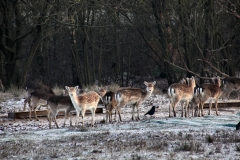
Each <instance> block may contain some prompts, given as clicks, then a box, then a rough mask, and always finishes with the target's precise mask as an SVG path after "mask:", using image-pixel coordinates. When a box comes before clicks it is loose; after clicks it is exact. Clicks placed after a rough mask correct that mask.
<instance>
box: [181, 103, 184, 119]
mask: <svg viewBox="0 0 240 160" xmlns="http://www.w3.org/2000/svg"><path fill="white" fill-rule="evenodd" d="M181 107H182V115H181V116H182V117H183V112H184V102H183V101H182V102H181Z"/></svg>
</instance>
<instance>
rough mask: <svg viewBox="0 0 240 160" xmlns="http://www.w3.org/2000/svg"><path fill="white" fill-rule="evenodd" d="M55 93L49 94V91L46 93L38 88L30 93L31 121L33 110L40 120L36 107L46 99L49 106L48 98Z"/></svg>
mask: <svg viewBox="0 0 240 160" xmlns="http://www.w3.org/2000/svg"><path fill="white" fill-rule="evenodd" d="M54 95H55V94H49V93H46V92H44V91H42V90H37V91H34V92H32V93H31V94H30V105H29V107H30V112H29V118H30V121H31V120H32V110H33V111H34V113H35V118H36V119H37V121H39V119H38V117H37V112H36V109H37V107H38V104H39V102H40V100H45V101H46V106H47V100H48V99H49V98H51V97H52V96H54Z"/></svg>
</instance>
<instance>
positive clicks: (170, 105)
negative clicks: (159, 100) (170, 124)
mask: <svg viewBox="0 0 240 160" xmlns="http://www.w3.org/2000/svg"><path fill="white" fill-rule="evenodd" d="M172 103H173V102H172V100H170V104H169V108H168V112H169V117H171V107H173V106H172Z"/></svg>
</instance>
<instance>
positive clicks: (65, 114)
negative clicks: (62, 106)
mask: <svg viewBox="0 0 240 160" xmlns="http://www.w3.org/2000/svg"><path fill="white" fill-rule="evenodd" d="M68 112H69V111H68V110H67V109H66V110H65V113H64V122H63V127H65V124H66V120H67V116H68Z"/></svg>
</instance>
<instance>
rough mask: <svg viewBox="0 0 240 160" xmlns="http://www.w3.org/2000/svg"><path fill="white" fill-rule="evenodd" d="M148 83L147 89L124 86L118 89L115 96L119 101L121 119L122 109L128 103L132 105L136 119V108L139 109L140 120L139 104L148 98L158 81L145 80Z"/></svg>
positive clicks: (118, 107)
mask: <svg viewBox="0 0 240 160" xmlns="http://www.w3.org/2000/svg"><path fill="white" fill-rule="evenodd" d="M144 84H145V85H146V90H142V89H140V88H122V89H120V90H118V91H117V93H116V95H115V98H116V101H117V107H116V109H117V112H118V114H119V119H120V121H121V116H120V110H121V108H122V107H124V106H126V105H132V107H133V108H132V120H135V116H134V113H135V108H136V109H137V120H139V119H140V118H139V106H140V105H141V104H142V103H143V102H144V101H145V100H146V99H148V98H149V97H150V96H151V94H152V92H153V90H154V85H155V84H156V81H154V82H149V83H148V82H146V81H145V82H144Z"/></svg>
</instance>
